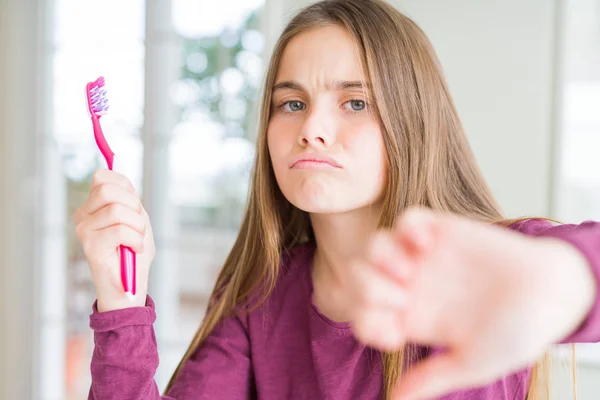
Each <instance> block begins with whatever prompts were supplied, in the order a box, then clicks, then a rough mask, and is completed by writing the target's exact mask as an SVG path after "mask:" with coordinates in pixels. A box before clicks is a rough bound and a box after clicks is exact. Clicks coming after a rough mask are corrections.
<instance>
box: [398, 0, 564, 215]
mask: <svg viewBox="0 0 600 400" xmlns="http://www.w3.org/2000/svg"><path fill="white" fill-rule="evenodd" d="M393 3H394V4H395V5H396V6H398V8H399V9H400V10H401V11H404V12H405V13H406V14H407V15H409V16H410V17H412V18H413V19H414V20H415V21H416V22H417V23H418V24H419V25H420V26H421V28H423V30H424V31H425V32H426V33H427V35H428V36H429V38H430V39H431V41H432V42H433V44H434V47H435V49H436V51H437V52H438V55H439V57H440V59H441V62H442V65H443V67H444V69H445V72H446V76H447V79H448V81H449V85H450V88H451V91H452V93H453V95H454V99H455V101H456V104H457V108H458V111H459V113H460V115H461V118H462V121H463V123H464V126H465V129H466V131H467V135H468V137H469V140H470V142H471V145H472V147H473V150H474V151H475V154H476V156H477V159H478V160H479V163H480V165H481V168H482V170H483V173H484V175H485V176H486V178H487V180H488V183H489V184H490V186H491V188H492V190H493V192H494V193H495V195H496V196H497V198H498V201H499V202H500V204H501V206H502V207H503V209H504V211H505V212H506V214H507V215H508V216H511V217H512V216H520V215H548V214H549V212H550V207H549V206H550V200H549V193H550V189H551V188H550V184H551V168H550V162H551V154H552V148H551V144H552V135H551V132H552V128H553V117H552V116H553V101H554V97H553V89H554V83H553V82H554V81H553V80H554V73H555V63H554V56H555V52H554V48H555V34H556V22H555V20H556V10H557V1H556V0H526V1H523V0H502V1H492V0H490V1H481V0H453V1H446V0H394V1H393Z"/></svg>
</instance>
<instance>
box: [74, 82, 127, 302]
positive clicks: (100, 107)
mask: <svg viewBox="0 0 600 400" xmlns="http://www.w3.org/2000/svg"><path fill="white" fill-rule="evenodd" d="M85 95H86V99H87V105H88V111H89V113H90V117H91V118H92V126H93V127H94V138H95V139H96V144H97V145H98V148H99V149H100V152H101V153H102V155H103V156H104V159H105V160H106V164H107V165H108V169H110V170H113V168H114V166H115V164H117V156H116V155H115V153H113V151H112V150H111V149H110V146H109V145H108V143H107V142H106V139H105V138H104V134H103V133H102V127H101V126H100V117H102V116H103V115H105V114H106V112H107V111H108V99H107V98H106V89H105V88H104V77H102V76H101V77H100V78H98V79H96V80H95V81H94V82H89V83H88V84H87V85H86V87H85ZM119 255H120V262H121V282H122V283H123V289H124V290H125V294H126V295H127V297H128V298H129V299H130V300H133V298H134V296H135V291H136V290H135V269H136V268H135V252H134V251H133V250H132V249H131V248H130V247H126V246H119Z"/></svg>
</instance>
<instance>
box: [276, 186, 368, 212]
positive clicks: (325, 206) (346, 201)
mask: <svg viewBox="0 0 600 400" xmlns="http://www.w3.org/2000/svg"><path fill="white" fill-rule="evenodd" d="M327 192H329V193H327ZM283 194H284V196H285V197H286V199H287V200H288V201H289V202H290V203H292V204H293V205H294V206H295V207H297V208H299V209H300V210H302V211H304V212H307V213H309V214H341V213H346V212H349V211H353V210H356V209H359V208H362V207H364V206H366V205H368V204H369V203H370V202H361V201H358V202H357V201H356V199H353V197H354V196H353V195H352V194H351V193H348V192H344V191H341V190H340V191H336V190H335V189H333V188H332V189H331V190H328V191H324V192H321V193H320V194H317V193H315V192H305V191H293V192H291V193H289V192H288V193H286V191H284V192H283Z"/></svg>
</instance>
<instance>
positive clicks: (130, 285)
mask: <svg viewBox="0 0 600 400" xmlns="http://www.w3.org/2000/svg"><path fill="white" fill-rule="evenodd" d="M119 255H120V259H121V282H122V283H123V289H124V290H125V293H131V294H132V295H133V296H135V292H136V287H135V270H136V266H135V259H136V257H135V256H136V255H135V252H134V251H133V250H131V248H130V247H127V246H119Z"/></svg>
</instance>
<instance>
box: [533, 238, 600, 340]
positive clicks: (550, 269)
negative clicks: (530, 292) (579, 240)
mask: <svg viewBox="0 0 600 400" xmlns="http://www.w3.org/2000/svg"><path fill="white" fill-rule="evenodd" d="M541 240H542V241H544V244H545V247H544V248H543V250H542V251H544V254H545V260H546V262H544V263H541V264H545V266H544V265H542V268H544V267H545V269H546V271H545V272H543V273H544V274H546V276H547V277H548V280H549V282H550V284H549V285H548V292H547V294H548V297H546V298H548V299H550V306H551V307H554V309H555V312H554V313H553V314H554V318H555V322H556V335H557V337H556V338H555V340H556V341H559V340H561V339H563V338H565V337H567V336H568V335H570V334H572V333H573V332H575V331H576V330H577V329H578V328H579V327H580V326H581V324H582V323H583V322H584V321H585V319H586V318H587V316H588V315H589V313H590V312H591V310H592V307H593V305H594V301H595V299H596V296H597V293H596V290H597V289H596V285H595V280H594V275H593V272H592V269H591V266H590V264H589V262H588V260H587V258H586V257H585V256H584V255H583V254H582V253H581V252H580V251H579V250H578V249H577V248H576V247H575V246H573V245H571V244H569V243H568V242H566V241H564V240H561V239H554V238H544V239H541Z"/></svg>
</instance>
